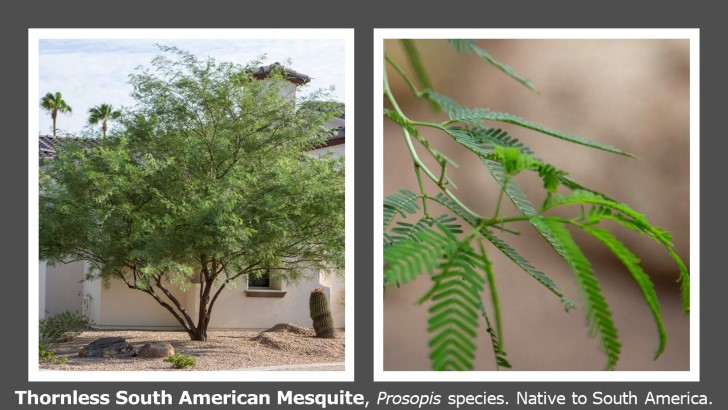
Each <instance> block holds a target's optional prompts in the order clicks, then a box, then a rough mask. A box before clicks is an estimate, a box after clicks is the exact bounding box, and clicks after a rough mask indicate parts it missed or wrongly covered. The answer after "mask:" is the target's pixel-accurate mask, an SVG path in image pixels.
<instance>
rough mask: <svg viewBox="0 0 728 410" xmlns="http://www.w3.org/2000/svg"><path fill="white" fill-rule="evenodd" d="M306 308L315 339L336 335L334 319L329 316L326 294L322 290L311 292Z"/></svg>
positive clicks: (329, 310) (317, 289)
mask: <svg viewBox="0 0 728 410" xmlns="http://www.w3.org/2000/svg"><path fill="white" fill-rule="evenodd" d="M308 307H309V311H310V313H311V320H312V321H313V330H314V331H315V332H316V337H322V338H332V337H334V336H335V334H336V333H335V329H334V318H333V317H332V316H331V309H330V308H329V301H328V300H327V298H326V292H325V291H324V290H323V289H322V288H316V289H314V290H312V291H311V296H310V297H309V300H308Z"/></svg>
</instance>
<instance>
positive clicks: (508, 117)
mask: <svg viewBox="0 0 728 410" xmlns="http://www.w3.org/2000/svg"><path fill="white" fill-rule="evenodd" d="M422 95H423V97H425V98H427V99H428V100H430V101H433V102H435V103H437V105H439V106H440V107H442V109H443V110H445V112H446V113H447V114H448V115H449V116H450V120H451V121H453V122H463V123H466V124H474V125H480V124H481V123H482V122H484V121H498V122H504V123H508V124H513V125H518V126H519V127H523V128H527V129H530V130H532V131H537V132H540V133H542V134H545V135H548V136H551V137H555V138H559V139H562V140H565V141H569V142H573V143H575V144H579V145H584V146H587V147H591V148H596V149H599V150H602V151H608V152H612V153H615V154H619V155H624V156H627V157H632V156H633V155H632V154H630V153H628V152H625V151H622V150H620V149H617V148H615V147H613V146H611V145H605V144H600V143H598V142H594V141H590V140H587V139H586V138H584V137H581V136H579V135H573V134H564V133H563V132H559V131H556V130H554V129H551V128H547V127H544V126H543V125H540V124H537V123H535V122H531V121H527V120H524V119H523V118H521V117H518V116H516V115H513V114H508V113H502V112H495V111H491V110H489V109H487V108H467V107H465V106H463V105H460V104H458V103H457V102H455V101H454V100H453V99H451V98H449V97H446V96H444V95H441V94H438V93H436V92H435V91H433V90H429V89H428V90H423V92H422Z"/></svg>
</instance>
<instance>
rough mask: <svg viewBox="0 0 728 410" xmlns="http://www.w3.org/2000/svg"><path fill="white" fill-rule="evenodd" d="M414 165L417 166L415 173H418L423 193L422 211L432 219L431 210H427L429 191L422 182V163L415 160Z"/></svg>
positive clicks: (418, 181)
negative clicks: (419, 163)
mask: <svg viewBox="0 0 728 410" xmlns="http://www.w3.org/2000/svg"><path fill="white" fill-rule="evenodd" d="M414 166H415V174H416V175H417V183H418V184H419V186H420V194H421V195H422V212H423V213H424V214H425V218H426V219H430V214H429V212H427V192H426V191H425V184H424V183H423V182H422V174H421V173H420V165H418V164H417V163H416V162H415V164H414Z"/></svg>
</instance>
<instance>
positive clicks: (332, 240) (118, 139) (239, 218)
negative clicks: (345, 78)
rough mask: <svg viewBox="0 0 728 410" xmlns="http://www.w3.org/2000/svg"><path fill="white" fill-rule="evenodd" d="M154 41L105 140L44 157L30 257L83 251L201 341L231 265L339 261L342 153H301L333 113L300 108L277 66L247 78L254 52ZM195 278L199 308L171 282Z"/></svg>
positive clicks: (322, 265) (241, 269) (233, 275)
mask: <svg viewBox="0 0 728 410" xmlns="http://www.w3.org/2000/svg"><path fill="white" fill-rule="evenodd" d="M162 50H163V52H164V53H163V54H162V55H160V56H158V57H156V58H155V59H154V60H153V61H152V67H151V68H147V69H140V70H138V71H136V72H135V73H134V74H132V75H131V85H132V86H133V90H134V91H133V94H132V95H133V97H134V98H135V100H136V106H134V107H132V108H130V109H128V110H124V114H123V115H122V116H121V117H120V118H119V120H118V121H119V125H120V126H119V127H118V128H115V129H114V131H113V132H111V133H110V135H109V137H108V138H104V139H101V140H98V141H97V142H96V144H95V145H93V146H92V147H89V145H88V144H84V143H82V142H73V141H69V142H67V143H65V144H64V145H63V147H62V148H61V149H59V150H58V153H57V158H56V159H54V160H48V161H45V162H44V163H42V164H41V167H42V169H41V172H42V175H43V178H42V179H41V188H40V255H41V258H43V259H45V260H47V261H49V262H60V261H68V260H87V261H89V262H90V263H91V264H92V266H93V268H94V272H92V276H97V277H101V278H102V279H104V280H111V279H114V278H117V279H121V280H123V281H124V282H125V283H126V284H127V286H129V287H130V288H132V289H137V290H139V291H142V292H145V293H147V294H149V295H150V296H151V297H153V298H154V299H155V300H156V301H157V302H158V303H160V304H161V305H162V306H164V307H165V308H166V309H167V310H168V311H169V312H170V313H171V314H173V315H174V316H175V318H176V319H177V321H178V322H179V323H180V324H181V325H182V326H183V327H184V329H185V330H186V331H187V332H188V333H189V334H190V337H191V338H192V339H195V340H206V338H207V332H206V330H207V325H208V324H209V320H210V315H211V313H212V309H213V307H214V303H215V300H216V299H217V297H218V295H219V294H220V292H221V291H222V290H223V289H224V288H226V287H229V286H233V285H234V284H235V282H236V281H238V278H240V277H241V276H243V275H253V276H255V275H260V274H262V272H264V271H265V270H268V269H280V270H281V271H282V272H285V278H286V279H287V280H296V279H297V278H299V277H300V276H301V274H302V272H303V269H304V268H311V269H315V270H327V271H334V272H336V271H341V269H343V263H344V178H343V175H344V164H343V159H341V158H335V157H331V156H323V157H320V158H314V157H312V156H309V155H307V154H306V152H307V151H309V150H312V149H314V148H317V147H320V146H321V145H322V144H323V143H325V139H326V134H327V133H326V132H325V130H324V129H323V128H322V127H323V126H324V124H325V123H326V121H327V120H329V119H331V118H332V117H333V116H334V115H337V114H338V113H337V112H336V111H335V110H334V108H335V107H336V105H335V104H324V105H322V106H323V107H329V108H330V109H326V108H322V109H318V110H307V109H297V108H296V104H295V103H294V102H293V101H291V100H290V99H287V98H284V97H283V96H284V95H286V93H285V92H284V91H285V90H286V89H287V88H286V87H288V86H289V83H288V82H287V81H286V79H285V78H284V77H283V75H281V73H278V72H273V73H272V74H271V76H270V77H268V78H267V79H265V80H256V79H254V78H253V77H252V75H251V72H252V68H253V67H254V66H255V65H256V64H258V62H253V63H251V64H250V65H248V66H239V65H236V64H232V63H226V62H217V61H215V60H213V59H207V60H199V59H197V58H196V57H195V56H193V55H191V54H189V53H186V52H184V51H180V50H177V49H174V48H162ZM325 97H326V96H325V95H321V94H317V93H314V94H313V95H311V96H310V97H308V99H314V100H322V99H325ZM300 103H301V102H300V101H299V104H300ZM193 283H196V284H200V289H199V293H200V294H199V316H198V317H197V318H193V317H191V316H190V314H189V313H188V311H187V310H186V308H185V306H184V305H183V303H182V302H181V301H179V300H177V299H176V298H175V297H174V296H173V294H172V292H171V291H170V286H177V287H180V288H182V289H186V288H187V287H188V286H189V285H190V284H193Z"/></svg>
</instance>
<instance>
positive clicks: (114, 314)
mask: <svg viewBox="0 0 728 410" xmlns="http://www.w3.org/2000/svg"><path fill="white" fill-rule="evenodd" d="M100 290H101V291H100V297H99V307H100V309H99V310H100V311H99V315H98V321H95V323H96V325H97V326H100V327H105V326H106V327H120V328H121V327H125V328H133V327H153V328H157V327H158V328H164V327H179V326H180V325H179V322H177V320H176V319H175V318H174V317H173V316H172V315H171V314H170V313H169V311H167V310H166V309H165V308H164V307H162V305H160V304H159V303H157V301H155V300H154V299H153V298H152V297H151V296H149V295H148V294H146V293H144V292H142V291H139V290H136V289H129V287H127V286H126V284H125V283H124V282H122V281H121V280H118V279H114V280H111V283H110V286H109V287H103V286H102V287H101V289H100ZM170 290H173V292H172V293H173V294H175V296H176V297H177V298H179V299H180V300H185V298H184V296H183V292H181V291H180V290H179V289H175V288H174V287H173V286H171V285H170ZM165 300H166V298H165Z"/></svg>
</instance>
